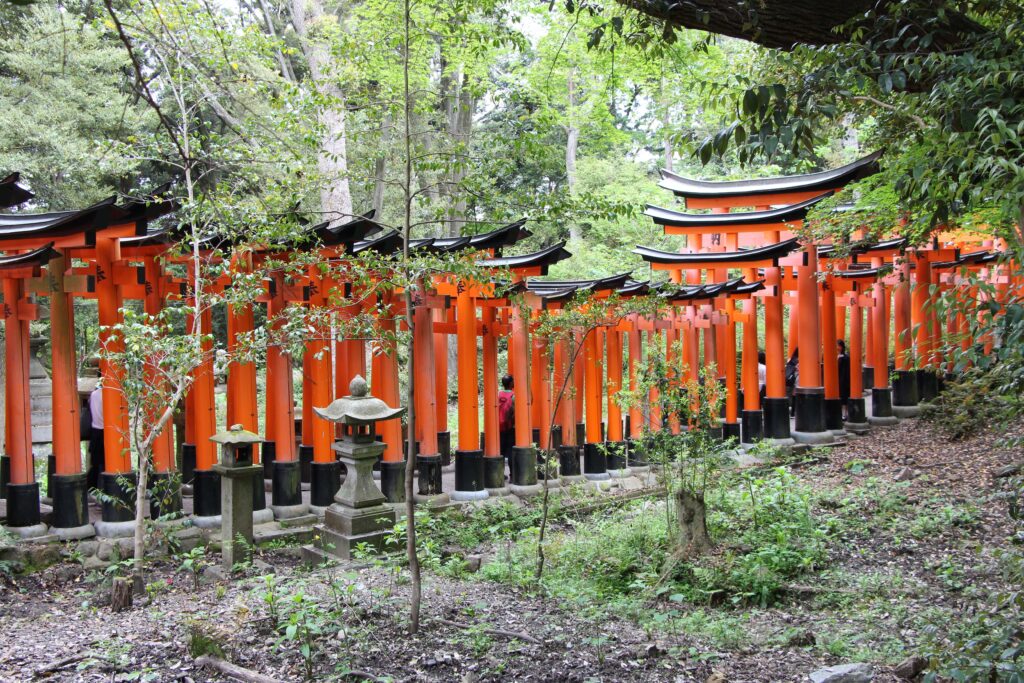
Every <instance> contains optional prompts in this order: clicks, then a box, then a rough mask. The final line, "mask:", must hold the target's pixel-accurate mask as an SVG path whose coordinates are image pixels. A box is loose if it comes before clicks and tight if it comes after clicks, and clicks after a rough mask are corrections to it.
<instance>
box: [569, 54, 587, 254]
mask: <svg viewBox="0 0 1024 683" xmlns="http://www.w3.org/2000/svg"><path fill="white" fill-rule="evenodd" d="M568 95H569V106H568V108H567V112H566V116H567V119H568V123H567V124H566V126H565V184H566V186H567V187H568V188H569V194H570V195H571V194H573V192H574V191H575V190H576V150H577V148H578V147H579V141H580V129H579V128H578V127H577V126H576V82H575V73H574V70H570V71H569V79H568ZM569 239H570V240H580V239H583V233H582V232H580V226H579V223H577V222H575V221H572V222H570V223H569Z"/></svg>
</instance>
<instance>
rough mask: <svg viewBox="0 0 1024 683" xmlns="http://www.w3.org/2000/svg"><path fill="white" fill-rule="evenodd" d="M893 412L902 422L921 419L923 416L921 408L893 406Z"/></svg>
mask: <svg viewBox="0 0 1024 683" xmlns="http://www.w3.org/2000/svg"><path fill="white" fill-rule="evenodd" d="M892 412H893V414H894V415H896V417H898V418H900V419H901V420H906V419H908V418H914V417H919V416H920V415H921V406H893V407H892Z"/></svg>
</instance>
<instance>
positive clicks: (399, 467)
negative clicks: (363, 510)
mask: <svg viewBox="0 0 1024 683" xmlns="http://www.w3.org/2000/svg"><path fill="white" fill-rule="evenodd" d="M381 303H382V304H383V308H384V313H383V316H382V317H381V318H380V319H379V320H378V324H379V325H380V329H381V334H382V335H383V336H384V339H383V340H382V342H381V344H380V347H379V348H378V350H377V353H376V354H375V356H374V359H373V360H374V363H375V364H376V365H375V366H374V370H375V371H374V374H373V387H374V395H375V396H377V397H378V398H380V399H381V400H382V401H384V403H386V404H387V405H389V406H397V405H399V404H400V403H401V397H400V396H399V388H398V362H397V360H396V354H397V352H398V349H397V347H396V343H397V342H396V336H395V334H396V332H397V319H396V318H397V316H398V315H400V314H399V312H398V311H397V310H396V308H397V304H398V297H397V296H396V295H395V294H394V293H393V292H386V293H384V294H383V295H382V302H381ZM377 429H378V432H379V434H380V440H381V441H383V442H384V454H383V455H382V456H381V463H380V489H381V492H382V493H383V494H384V497H385V498H387V500H388V502H389V503H400V502H404V501H405V457H404V455H405V454H404V449H403V444H404V440H405V433H404V430H403V429H402V421H401V420H386V421H384V422H383V423H381V424H380V425H378V427H377Z"/></svg>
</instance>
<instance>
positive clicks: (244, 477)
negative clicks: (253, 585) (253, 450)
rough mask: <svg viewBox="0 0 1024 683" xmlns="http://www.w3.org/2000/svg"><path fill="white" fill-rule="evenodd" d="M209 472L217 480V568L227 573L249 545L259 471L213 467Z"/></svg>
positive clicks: (255, 469) (239, 467)
mask: <svg viewBox="0 0 1024 683" xmlns="http://www.w3.org/2000/svg"><path fill="white" fill-rule="evenodd" d="M213 470H214V471H215V472H216V473H217V474H219V475H220V479H221V486H220V509H221V523H220V534H221V550H220V553H221V566H223V567H224V568H225V569H227V570H230V569H231V567H233V566H234V564H235V562H238V561H240V560H243V559H245V558H246V556H247V554H248V552H249V551H248V546H249V545H252V540H253V531H252V527H253V518H252V513H253V509H252V487H253V486H254V485H256V483H257V482H258V481H259V482H261V481H262V480H261V476H262V474H263V467H262V466H261V465H248V466H244V465H243V466H236V467H225V466H223V465H214V466H213ZM242 539H244V541H243V540H242Z"/></svg>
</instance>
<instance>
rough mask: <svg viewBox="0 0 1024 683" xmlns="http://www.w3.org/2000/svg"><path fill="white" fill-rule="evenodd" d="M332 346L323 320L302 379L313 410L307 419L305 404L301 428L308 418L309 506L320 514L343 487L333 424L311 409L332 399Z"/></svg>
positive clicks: (317, 327)
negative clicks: (307, 386) (310, 456)
mask: <svg viewBox="0 0 1024 683" xmlns="http://www.w3.org/2000/svg"><path fill="white" fill-rule="evenodd" d="M318 298H319V297H318ZM319 303H320V304H321V305H323V304H324V303H326V302H324V301H323V299H322V298H321V300H320V302H319ZM331 346H332V345H331V339H330V331H329V330H328V328H327V326H326V325H325V324H324V323H323V322H319V323H317V324H316V325H315V328H314V332H313V339H311V340H309V342H307V344H306V356H308V358H309V364H308V367H309V374H306V375H304V376H303V378H302V381H303V383H304V384H308V385H310V386H309V393H308V396H309V399H308V400H309V402H310V410H309V416H308V418H307V414H306V406H305V404H303V406H302V431H303V435H305V433H306V431H307V427H306V420H307V419H309V421H310V426H309V428H308V429H309V431H310V432H311V437H312V441H313V447H312V450H313V459H312V461H311V462H310V463H309V505H310V508H311V509H312V510H314V511H315V512H317V513H318V514H319V513H320V512H321V511H324V510H326V509H327V508H328V507H329V506H330V505H331V503H333V502H334V494H336V493H337V492H338V489H339V488H341V464H340V463H339V462H338V461H337V459H336V458H335V457H334V451H333V450H332V449H331V446H332V445H333V443H334V425H333V424H331V423H330V422H328V421H327V420H325V419H324V418H322V417H320V416H319V415H317V414H316V412H315V411H313V410H312V408H325V407H327V406H328V405H330V403H331V400H332V399H331V393H332V392H331V389H332V388H333V384H334V382H333V381H332V380H333V378H332V377H331V365H332V359H331V355H332V354H331ZM305 361H306V358H303V363H302V365H303V370H305V369H306V367H307V364H306V362H305ZM304 388H305V387H304ZM306 395H307V394H306V392H305V391H303V400H304V401H305V400H306V398H305V397H306ZM304 440H305V439H304ZM300 462H301V460H300ZM300 468H301V465H300Z"/></svg>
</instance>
